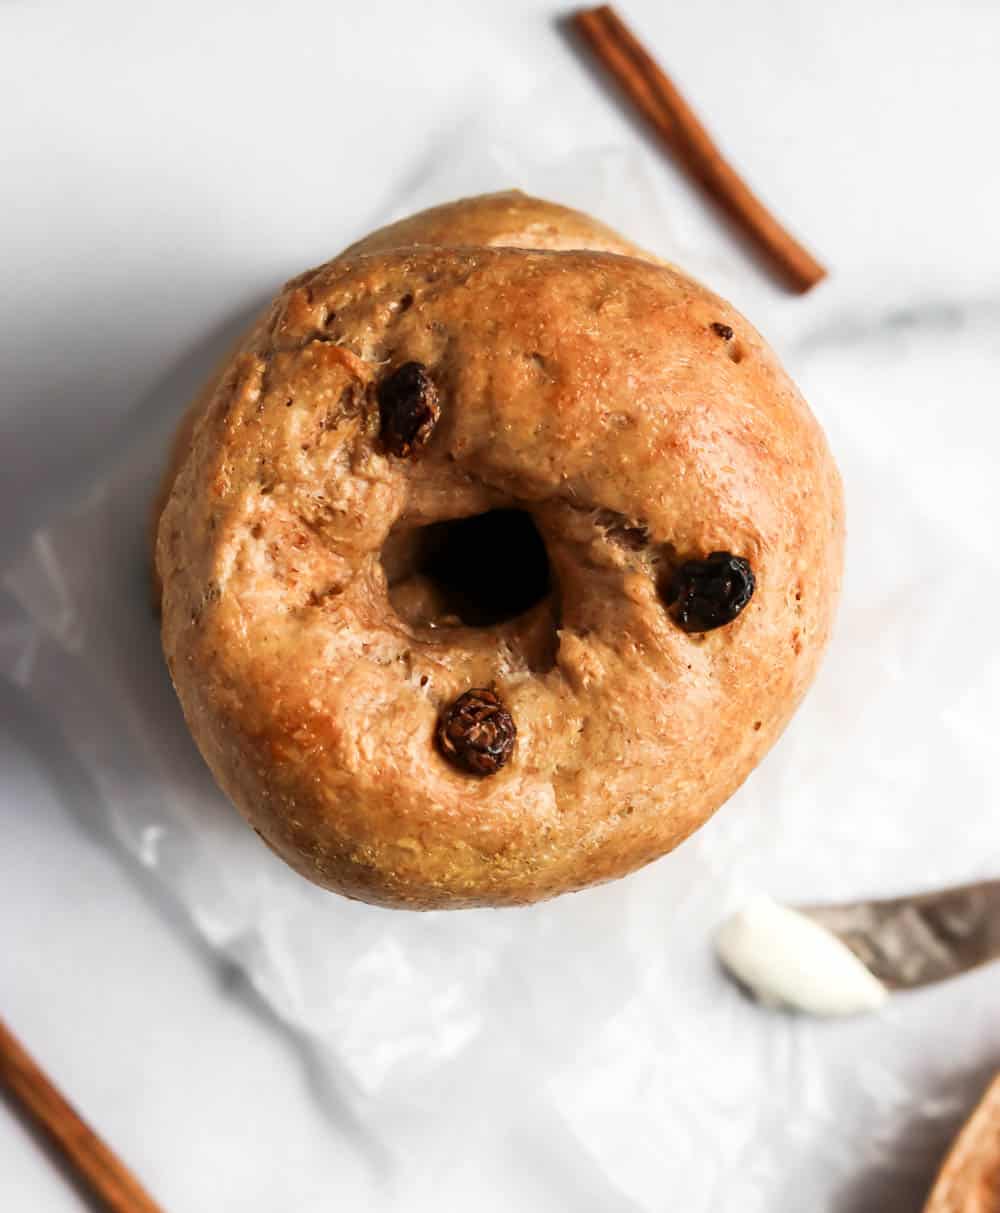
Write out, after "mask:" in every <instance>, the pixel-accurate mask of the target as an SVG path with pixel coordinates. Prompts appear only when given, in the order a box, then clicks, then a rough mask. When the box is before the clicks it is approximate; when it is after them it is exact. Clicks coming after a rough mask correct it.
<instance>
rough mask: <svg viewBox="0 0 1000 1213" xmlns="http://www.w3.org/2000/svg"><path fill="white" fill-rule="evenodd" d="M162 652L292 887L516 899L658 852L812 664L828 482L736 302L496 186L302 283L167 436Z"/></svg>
mask: <svg viewBox="0 0 1000 1213" xmlns="http://www.w3.org/2000/svg"><path fill="white" fill-rule="evenodd" d="M161 502H162V503H163V504H162V513H160V512H159V510H160V507H159V506H158V507H157V508H158V525H157V526H156V533H157V539H156V552H155V563H156V570H157V576H158V580H159V582H160V583H161V585H162V636H163V648H164V653H165V657H166V661H167V665H168V667H169V670H170V673H171V677H172V679H173V682H174V686H175V688H176V691H177V694H178V697H179V699H180V703H181V706H182V708H183V711H184V714H185V717H186V719H187V722H188V725H189V727H190V730H191V733H192V734H193V736H194V739H195V741H196V743H197V744H198V746H199V748H200V750H201V752H202V754H203V755H204V757H205V759H206V761H207V762H208V765H209V766H210V768H211V769H212V772H213V773H214V775H215V778H216V779H217V781H218V783H219V784H220V786H221V787H222V789H223V790H224V791H225V792H226V793H227V794H228V796H229V797H230V798H231V799H232V800H233V802H234V803H235V804H236V805H237V807H238V808H239V809H240V810H241V812H242V813H243V814H244V815H245V817H246V818H247V819H248V821H249V822H250V824H251V825H252V826H253V828H254V829H255V830H256V831H257V832H258V834H260V835H261V837H262V838H263V839H264V840H265V841H266V842H267V844H268V845H269V846H270V847H271V848H272V849H273V850H274V851H275V852H276V853H277V854H278V855H279V856H281V857H282V858H283V859H284V860H286V861H287V862H288V863H289V864H290V865H291V866H292V867H293V868H295V869H296V870H297V871H298V872H300V873H301V874H302V875H304V876H306V877H307V878H308V879H310V880H312V881H314V882H316V883H317V884H319V885H322V886H324V887H326V888H328V889H332V890H336V891H337V892H339V893H342V894H345V895H346V896H348V897H353V898H359V899H362V900H365V901H368V902H373V903H377V904H381V905H386V906H399V907H410V908H422V909H433V908H451V907H462V906H477V905H478V906H483V905H489V906H499V905H514V904H524V903H529V902H534V901H538V900H540V899H542V898H547V897H552V896H554V895H556V894H559V893H563V892H566V891H569V890H574V889H580V888H583V887H585V886H587V885H591V884H594V883H597V882H600V881H606V880H610V879H613V878H615V877H619V876H622V875H624V874H626V873H628V872H631V871H633V870H634V869H636V868H638V867H640V866H642V865H643V864H646V863H648V862H650V861H651V860H653V859H656V858H657V857H659V856H661V855H663V854H665V853H666V852H668V851H670V850H671V849H672V848H673V847H675V846H676V845H677V844H678V843H680V842H681V841H682V840H683V839H684V838H686V837H687V836H688V835H689V834H690V833H691V832H692V831H693V830H695V829H696V828H697V827H698V826H699V825H701V824H702V823H703V822H704V821H705V820H706V819H707V818H708V817H709V816H710V815H711V814H712V813H713V812H714V811H715V810H716V809H717V808H718V807H719V806H720V805H721V804H722V803H723V802H724V801H725V800H726V799H727V798H728V797H729V796H730V795H731V794H732V793H733V792H734V791H735V790H736V788H737V787H739V785H740V784H741V783H742V782H743V780H744V779H745V778H746V777H747V775H748V774H749V773H750V771H751V770H753V768H754V766H755V765H756V764H757V762H758V761H760V759H761V758H762V756H763V755H764V754H765V753H766V751H767V750H768V749H769V748H770V746H771V745H772V744H773V743H774V741H775V740H776V739H777V737H778V736H779V734H780V733H781V731H782V729H783V728H784V726H785V724H786V723H787V721H788V719H789V718H790V716H791V714H792V712H793V711H794V709H795V707H796V705H797V704H798V703H799V701H800V700H801V698H802V696H803V694H804V693H805V691H806V689H807V687H808V686H809V683H810V682H811V680H812V678H813V675H814V673H815V671H816V668H817V664H818V662H819V659H820V656H821V653H822V651H823V648H824V646H825V644H826V642H827V639H828V636H829V633H830V628H831V624H832V620H833V616H834V611H835V605H836V600H837V597H838V591H839V583H840V576H841V564H842V548H843V506H842V495H841V487H840V481H839V477H838V475H837V471H836V468H835V465H834V463H833V460H832V458H831V456H830V453H829V450H828V447H827V444H826V441H825V439H824V437H823V434H822V432H821V430H820V428H819V426H818V425H817V423H816V421H815V420H814V418H813V417H812V415H811V414H810V412H809V410H808V407H807V406H806V404H805V402H804V401H803V400H802V398H801V396H800V395H799V393H798V392H797V390H796V389H795V387H794V385H793V384H792V382H791V381H790V380H789V378H788V377H787V375H786V374H785V373H784V372H783V370H782V369H781V367H780V366H779V364H778V362H777V360H776V358H775V357H774V355H773V354H772V353H771V351H770V350H769V348H768V347H767V345H766V344H765V343H764V341H763V340H762V339H761V337H760V336H759V335H758V334H757V333H756V332H755V331H754V329H753V328H751V326H750V325H749V324H748V323H747V322H746V320H744V319H743V317H742V316H741V315H739V313H737V312H736V311H735V310H734V309H733V308H732V307H730V306H729V305H728V304H726V303H725V302H724V301H722V300H721V299H719V298H717V297H716V296H714V295H713V294H711V293H710V292H709V291H707V290H706V289H704V288H703V287H701V286H700V285H698V284H697V283H695V282H693V281H692V280H691V279H690V278H688V277H686V276H685V275H684V274H683V273H681V272H680V271H678V270H677V269H675V268H673V267H671V266H669V265H666V264H664V263H661V262H658V261H656V260H655V259H654V258H652V257H650V256H649V255H648V254H646V253H644V252H643V251H642V250H640V249H638V248H637V247H636V246H634V245H632V244H630V243H629V242H628V241H626V240H624V239H623V238H621V237H619V236H617V235H616V234H615V233H613V232H611V231H610V230H609V229H607V228H605V227H603V226H602V225H600V224H598V223H596V221H594V220H591V219H589V218H588V217H587V216H584V215H581V214H579V213H577V212H574V211H569V210H567V209H566V208H563V207H558V206H555V205H554V204H551V203H547V202H542V201H540V200H537V199H531V198H527V197H525V196H524V195H522V194H519V193H516V192H511V193H504V194H495V195H488V196H486V197H482V198H473V199H467V200H464V201H461V202H457V203H452V204H449V205H448V206H444V207H438V208H435V209H434V210H431V211H427V212H424V213H423V214H420V215H415V216H413V217H411V218H409V219H406V220H403V221H402V222H400V223H397V224H394V225H392V226H390V227H387V228H383V229H382V230H380V231H378V232H375V233H374V234H373V235H371V236H369V237H367V238H366V239H365V240H362V241H361V242H359V243H357V244H355V245H352V246H351V247H350V248H349V249H347V250H346V251H345V252H344V253H342V254H341V255H340V256H338V257H336V258H334V259H333V260H332V261H330V262H328V263H327V264H325V265H323V266H321V267H319V268H318V269H314V270H311V271H309V272H308V273H305V274H303V275H301V276H300V277H298V278H295V279H293V280H292V281H291V282H290V283H288V285H287V286H286V287H285V288H284V289H283V290H282V291H281V293H280V294H279V295H278V297H277V298H276V300H275V301H274V303H273V305H272V306H271V307H270V309H269V310H268V311H267V313H266V314H265V315H264V316H263V317H262V318H261V319H260V320H259V321H258V322H257V323H256V324H255V325H254V326H253V327H252V329H251V331H250V332H249V333H248V334H247V335H246V337H245V338H244V339H243V340H242V342H241V343H240V345H239V348H238V349H237V350H236V351H235V352H234V354H233V355H232V356H231V357H230V358H229V360H228V361H227V363H226V365H225V366H224V367H223V368H222V369H221V370H220V372H219V373H218V374H217V375H216V376H215V377H214V379H213V380H212V382H211V383H210V384H209V385H207V387H206V390H205V391H204V392H203V393H202V394H201V396H200V397H199V400H198V401H197V402H196V403H195V405H194V407H193V409H192V411H191V412H190V413H189V415H188V417H187V418H186V419H185V421H184V422H183V423H182V426H181V430H180V431H179V438H178V441H177V442H176V444H175V450H174V455H173V458H172V461H171V466H170V467H169V469H168V472H167V475H166V478H165V482H164V491H163V493H162V494H161Z"/></svg>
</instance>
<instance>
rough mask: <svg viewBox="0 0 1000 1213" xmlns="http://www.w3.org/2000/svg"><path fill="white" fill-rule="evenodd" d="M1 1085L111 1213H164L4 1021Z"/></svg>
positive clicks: (0, 1034) (0, 1035)
mask: <svg viewBox="0 0 1000 1213" xmlns="http://www.w3.org/2000/svg"><path fill="white" fill-rule="evenodd" d="M0 1086H3V1087H6V1088H7V1090H8V1091H9V1092H10V1093H11V1095H12V1096H13V1097H14V1099H15V1100H17V1102H18V1103H19V1104H20V1106H21V1107H22V1108H23V1109H24V1110H25V1112H27V1114H28V1115H29V1116H30V1117H31V1119H32V1120H33V1121H34V1122H35V1124H36V1125H37V1126H38V1128H39V1129H41V1131H42V1132H43V1133H44V1134H45V1136H46V1137H47V1138H48V1139H49V1141H50V1142H51V1143H52V1144H53V1145H54V1146H55V1148H56V1150H57V1151H58V1152H59V1153H60V1154H61V1155H62V1157H63V1158H64V1159H65V1160H66V1162H67V1163H68V1164H69V1166H70V1168H71V1169H72V1171H73V1173H74V1175H75V1176H76V1178H77V1179H79V1181H80V1182H81V1185H82V1186H83V1187H84V1188H86V1190H87V1191H88V1192H89V1193H90V1194H91V1195H92V1196H95V1197H96V1198H97V1199H98V1200H99V1201H100V1202H101V1204H102V1205H103V1206H104V1208H106V1209H107V1210H108V1213H162V1210H161V1209H160V1206H159V1205H158V1204H156V1202H155V1201H154V1200H153V1199H152V1197H150V1196H149V1195H148V1193H147V1192H146V1191H145V1189H144V1188H143V1187H142V1185H141V1184H140V1183H139V1181H138V1180H137V1179H136V1177H135V1176H134V1175H133V1174H132V1172H131V1171H129V1169H128V1168H127V1167H126V1166H125V1164H124V1163H123V1162H122V1161H121V1160H120V1159H119V1158H118V1157H116V1155H115V1154H114V1153H113V1152H112V1151H111V1149H110V1148H109V1147H108V1146H107V1145H105V1143H104V1142H103V1141H102V1140H101V1139H100V1138H99V1137H98V1136H97V1134H96V1133H95V1132H94V1131H93V1129H91V1128H90V1126H89V1125H88V1124H86V1123H85V1121H84V1120H83V1119H82V1118H81V1116H80V1114H79V1113H78V1112H77V1111H76V1109H75V1108H73V1106H72V1105H71V1104H70V1103H69V1102H68V1101H67V1100H66V1099H65V1098H64V1097H63V1096H62V1095H61V1094H60V1092H59V1091H58V1090H57V1089H56V1087H55V1086H54V1085H53V1084H52V1082H51V1081H50V1080H49V1079H48V1078H47V1077H46V1076H45V1074H44V1073H43V1072H42V1071H41V1069H39V1067H38V1065H37V1063H36V1062H35V1061H34V1060H33V1059H32V1058H31V1057H30V1056H29V1055H28V1053H27V1052H26V1051H25V1049H24V1046H23V1045H22V1044H21V1043H20V1042H19V1041H18V1040H17V1038H16V1037H15V1036H14V1035H13V1033H12V1032H11V1031H10V1030H9V1029H8V1028H7V1027H6V1026H5V1025H4V1023H3V1021H2V1020H0Z"/></svg>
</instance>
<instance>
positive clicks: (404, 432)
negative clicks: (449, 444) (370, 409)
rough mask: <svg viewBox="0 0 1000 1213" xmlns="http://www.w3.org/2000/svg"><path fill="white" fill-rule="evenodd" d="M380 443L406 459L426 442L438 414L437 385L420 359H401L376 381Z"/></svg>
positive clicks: (439, 413)
mask: <svg viewBox="0 0 1000 1213" xmlns="http://www.w3.org/2000/svg"><path fill="white" fill-rule="evenodd" d="M377 396H378V413H379V424H380V434H381V438H382V445H383V446H384V447H385V449H386V450H387V451H388V452H389V454H390V455H396V456H397V457H398V458H400V459H406V458H408V457H409V456H411V455H415V454H416V453H417V452H418V451H419V450H420V449H421V448H422V447H424V446H426V445H427V443H428V441H429V440H430V436H431V434H432V432H433V430H434V427H435V425H437V420H438V417H439V416H440V415H441V407H440V405H439V404H438V393H437V388H436V387H435V386H434V383H433V382H432V380H431V378H430V376H429V375H428V374H427V368H426V367H425V366H424V365H423V364H422V363H420V362H404V363H403V365H402V366H399V367H397V368H396V369H395V370H394V371H393V372H392V373H391V374H390V375H388V376H386V378H385V379H383V380H382V382H381V383H380V384H379V387H378V393H377Z"/></svg>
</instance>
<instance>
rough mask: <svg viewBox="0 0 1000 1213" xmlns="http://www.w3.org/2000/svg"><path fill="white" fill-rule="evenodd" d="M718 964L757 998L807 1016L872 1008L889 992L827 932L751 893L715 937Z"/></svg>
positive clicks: (869, 1009) (876, 1006) (795, 911)
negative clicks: (804, 1013) (719, 962)
mask: <svg viewBox="0 0 1000 1213" xmlns="http://www.w3.org/2000/svg"><path fill="white" fill-rule="evenodd" d="M715 948H716V952H717V953H718V956H719V959H720V960H721V961H722V964H723V965H724V966H725V967H726V969H728V970H729V972H730V973H731V974H732V975H733V976H734V977H736V978H737V979H738V980H739V981H740V982H742V984H743V985H745V986H746V987H747V988H748V989H749V990H750V992H751V993H752V994H753V995H754V997H755V998H757V999H758V1000H759V1001H760V1002H762V1003H765V1004H767V1005H770V1006H780V1007H787V1008H789V1009H791V1010H795V1011H804V1012H806V1013H807V1014H810V1015H829V1016H834V1015H857V1014H860V1013H862V1012H864V1011H875V1010H878V1008H879V1007H881V1006H882V1005H883V1004H884V1003H885V1001H886V1000H887V999H888V997H889V991H888V989H887V988H886V986H885V985H883V983H882V982H881V981H879V980H878V978H877V977H875V976H874V975H873V974H872V973H871V972H869V970H868V969H866V968H865V966H864V965H863V964H862V963H861V961H860V960H859V959H858V958H857V957H856V956H855V955H854V953H853V952H852V951H851V950H850V948H849V947H848V946H847V945H846V944H845V943H842V942H841V941H840V940H839V939H838V938H837V936H836V935H834V934H833V932H832V931H828V930H827V929H826V928H825V927H822V926H820V925H819V923H817V922H814V921H813V920H812V919H811V918H808V917H807V916H806V915H805V914H800V913H799V912H798V911H797V910H793V909H791V908H789V907H788V906H783V905H779V904H778V903H777V902H775V901H772V900H771V899H770V898H769V897H756V898H754V899H753V900H752V901H751V902H749V903H748V904H747V905H746V906H745V907H744V908H743V909H742V910H740V911H739V913H737V914H734V915H733V916H732V917H731V918H729V919H727V920H726V921H725V922H724V923H723V924H722V926H721V927H720V928H719V930H718V933H717V934H716V937H715Z"/></svg>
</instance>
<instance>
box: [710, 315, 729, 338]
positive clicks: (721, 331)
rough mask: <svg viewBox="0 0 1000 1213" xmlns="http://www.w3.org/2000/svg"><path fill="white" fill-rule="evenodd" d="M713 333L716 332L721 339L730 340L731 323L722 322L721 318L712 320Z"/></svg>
mask: <svg viewBox="0 0 1000 1213" xmlns="http://www.w3.org/2000/svg"><path fill="white" fill-rule="evenodd" d="M710 327H711V329H712V332H713V333H717V334H718V335H719V336H720V337H721V338H722V340H723V341H732V339H733V329H732V325H729V324H723V323H722V321H721V320H713V321H712V324H711V326H710Z"/></svg>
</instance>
